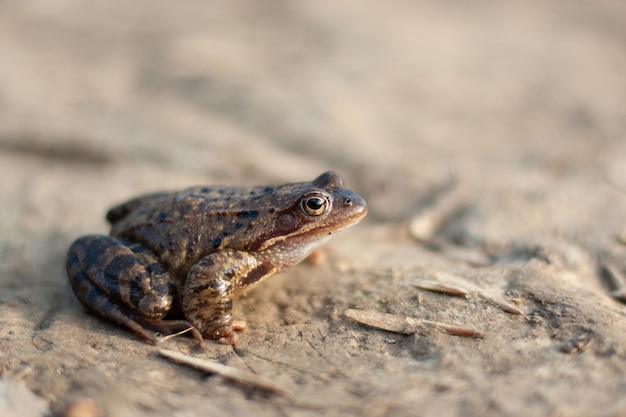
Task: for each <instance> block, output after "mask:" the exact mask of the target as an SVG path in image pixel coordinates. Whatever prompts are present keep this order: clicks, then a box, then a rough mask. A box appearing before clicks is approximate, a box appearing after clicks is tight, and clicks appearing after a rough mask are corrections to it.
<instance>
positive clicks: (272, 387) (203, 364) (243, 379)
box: [158, 349, 287, 395]
mask: <svg viewBox="0 0 626 417" xmlns="http://www.w3.org/2000/svg"><path fill="white" fill-rule="evenodd" d="M158 353H159V355H160V356H161V357H163V358H166V359H170V360H172V361H174V362H176V363H180V364H182V365H187V366H190V367H192V368H195V369H198V370H200V371H204V372H206V373H209V374H218V375H220V376H221V377H222V378H224V379H228V380H230V381H234V382H237V383H239V384H243V385H248V386H251V387H253V388H257V389H260V390H262V391H266V392H270V393H272V394H278V395H286V394H287V390H286V389H284V388H283V387H281V386H280V385H278V384H276V383H274V382H273V381H270V380H269V379H267V378H264V377H262V376H259V375H257V374H253V373H252V372H248V371H242V370H240V369H237V368H233V367H232V366H227V365H223V364H221V363H218V362H214V361H210V360H207V359H201V358H194V357H192V356H189V355H185V354H183V353H180V352H175V351H173V350H164V349H160V350H159V351H158Z"/></svg>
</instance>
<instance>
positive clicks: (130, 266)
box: [67, 236, 202, 343]
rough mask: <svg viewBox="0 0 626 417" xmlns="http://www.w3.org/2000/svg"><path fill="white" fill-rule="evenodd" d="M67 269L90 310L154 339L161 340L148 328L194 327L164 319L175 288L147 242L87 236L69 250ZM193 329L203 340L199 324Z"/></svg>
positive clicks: (186, 323)
mask: <svg viewBox="0 0 626 417" xmlns="http://www.w3.org/2000/svg"><path fill="white" fill-rule="evenodd" d="M67 274H68V278H69V280H70V284H71V286H72V289H73V290H74V293H75V294H76V296H77V297H78V299H79V300H80V301H81V302H82V303H83V305H85V306H86V307H87V308H88V309H89V310H91V311H92V312H94V313H96V314H97V315H99V316H101V317H103V318H105V319H107V320H110V321H113V322H115V323H118V324H120V325H123V326H126V327H127V328H129V329H130V330H132V331H133V332H135V333H136V334H137V335H139V336H140V337H142V338H144V339H146V340H147V341H149V342H151V343H156V342H157V339H156V337H155V336H154V334H152V333H151V332H150V331H148V330H147V329H152V330H156V331H164V330H165V331H166V332H179V331H183V330H186V329H188V328H190V327H193V326H191V324H189V323H188V322H185V321H184V320H173V321H170V320H162V319H163V317H165V315H166V314H167V313H168V311H169V310H170V308H171V306H172V302H173V298H174V293H175V289H174V287H173V286H172V285H171V284H170V279H169V276H168V274H167V272H166V271H165V268H164V267H163V265H162V264H160V263H159V262H158V260H157V259H156V257H155V256H154V255H152V254H151V253H150V252H149V251H148V250H147V249H146V248H145V247H143V246H142V245H139V244H134V243H131V242H126V241H122V240H119V239H116V238H114V237H109V236H85V237H83V238H80V239H78V240H77V241H76V242H74V244H73V245H72V246H71V248H70V250H69V254H68V259H67ZM194 330H195V331H194ZM191 332H192V334H193V335H194V337H196V339H199V340H200V341H201V340H202V337H201V336H200V333H199V332H198V331H197V330H196V329H195V328H193V329H191Z"/></svg>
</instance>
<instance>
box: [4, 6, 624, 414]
mask: <svg viewBox="0 0 626 417" xmlns="http://www.w3.org/2000/svg"><path fill="white" fill-rule="evenodd" d="M625 5H626V3H624V2H622V1H618V0H615V1H609V0H598V1H593V2H592V1H577V2H572V1H570V0H553V1H540V0H530V1H527V0H526V1H521V0H520V1H509V2H500V1H495V0H493V1H486V0H485V1H476V2H458V1H445V2H436V1H408V0H406V1H403V0H392V1H389V2H376V1H362V0H361V1H355V0H338V1H337V0H335V1H317V2H305V1H289V2H282V1H266V2H257V1H253V0H237V1H232V2H211V1H208V2H204V1H195V2H194V1H189V2H169V1H135V2H122V1H108V2H87V1H80V0H62V1H56V2H35V1H30V0H21V1H4V2H2V3H0V51H2V54H1V55H2V56H1V58H0V176H1V178H2V179H1V180H0V199H1V201H2V203H1V205H0V207H1V213H2V215H1V216H0V230H1V231H2V234H1V235H0V259H1V262H0V288H1V292H0V414H1V415H2V416H17V415H19V416H41V415H50V414H51V415H64V414H65V415H71V413H70V412H69V411H63V410H65V409H66V407H68V406H69V407H70V408H71V407H74V408H72V410H73V412H79V413H82V414H79V415H81V416H84V417H88V416H94V415H98V414H101V415H105V416H120V417H124V416H161V415H162V416H178V417H187V416H218V415H219V416H241V415H255V416H270V415H271V416H273V415H279V416H314V415H315V416H317V415H327V416H350V415H359V416H372V417H375V416H408V415H418V416H448V415H449V416H492V415H494V416H496V415H502V416H534V415H536V416H624V415H626V336H625V335H626V307H625V306H624V305H623V304H622V303H620V302H619V301H617V300H615V299H614V298H612V297H611V296H610V293H611V291H613V290H615V289H616V287H615V284H614V283H612V282H610V281H608V280H607V276H606V274H603V273H602V265H603V264H605V263H606V262H610V263H611V264H612V265H613V266H614V268H615V269H616V270H617V271H626V243H625V241H626V215H625V214H626V77H625V76H624V74H626V25H625V24H624V22H625V21H626V6H625ZM326 169H335V170H337V171H339V172H341V173H342V174H343V175H344V176H345V178H346V181H347V183H348V184H349V186H350V188H352V189H354V190H355V191H358V192H360V193H362V194H363V195H364V196H365V197H366V199H367V200H368V203H369V205H370V213H369V215H368V217H367V219H366V220H365V221H364V222H362V223H361V224H359V225H358V226H356V227H354V228H352V229H350V230H348V231H345V232H343V233H342V234H340V235H339V236H337V237H336V238H334V239H333V240H331V242H330V243H329V244H328V246H327V251H326V252H325V254H326V255H327V256H326V257H325V259H324V260H322V262H321V264H320V265H316V266H313V265H310V264H303V265H300V266H298V267H296V268H294V269H293V270H292V271H290V272H288V273H285V274H283V275H281V276H278V277H275V278H273V279H271V280H269V281H268V282H266V283H264V284H263V285H261V286H260V287H258V288H257V289H255V290H254V291H252V292H251V293H250V294H249V295H248V296H247V297H245V298H243V299H241V300H239V301H238V302H237V304H236V306H235V309H236V312H237V316H238V317H239V318H242V319H245V320H246V321H247V322H248V324H249V325H250V329H249V330H247V331H246V332H245V333H244V334H243V337H242V338H241V341H240V343H239V344H237V346H236V348H232V347H227V346H220V345H217V344H215V343H207V345H206V346H205V347H204V349H200V348H198V347H197V346H196V345H195V344H194V343H193V340H192V339H190V338H188V337H178V338H175V339H171V340H168V341H165V342H163V343H162V344H161V345H160V346H158V347H154V346H150V345H148V344H145V343H144V342H142V341H141V340H139V339H137V338H136V337H135V336H134V335H133V334H131V333H129V332H127V331H125V330H123V329H121V328H118V327H117V326H114V325H112V324H109V323H106V322H103V321H101V320H99V319H98V318H96V317H93V316H91V315H88V314H86V313H85V311H84V309H83V308H82V306H81V305H80V304H79V303H78V301H77V300H76V299H75V298H74V296H73V294H72V293H71V291H70V289H69V285H68V283H67V279H66V277H65V272H64V262H65V254H66V251H67V248H68V246H69V244H70V243H71V242H72V240H74V239H75V238H76V237H78V236H80V235H82V234H86V233H107V231H108V229H107V225H106V223H105V221H104V213H105V212H106V210H107V209H108V208H109V207H110V206H111V205H113V204H116V203H118V202H121V201H123V200H124V199H126V198H128V197H131V196H134V195H136V194H139V193H144V192H146V191H152V190H158V189H177V188H182V187H186V186H189V185H192V184H193V185H195V184H213V183H222V184H264V183H280V182H286V181H303V180H310V179H313V178H314V177H315V176H317V175H318V174H319V173H321V172H322V171H324V170H326ZM451 183H456V184H457V186H458V187H459V188H460V189H462V190H463V192H465V193H466V194H465V195H466V198H467V200H466V203H467V204H466V205H464V209H463V210H462V211H461V212H459V213H457V215H455V216H453V217H452V218H451V219H449V220H448V221H447V222H446V223H445V224H444V225H443V228H442V229H441V230H439V232H438V234H437V236H436V237H437V239H439V240H440V241H443V242H445V243H446V245H444V247H443V250H436V248H434V247H433V245H425V244H423V243H420V242H417V241H415V240H414V239H412V238H411V236H410V234H409V227H408V225H409V222H410V220H411V219H412V218H413V216H415V215H418V214H419V213H421V212H423V210H424V209H425V208H427V207H430V206H431V204H432V202H433V200H436V199H437V197H438V196H441V195H442V193H445V190H446V189H447V187H449V186H450V184H451ZM450 245H452V246H451V247H450ZM468 254H469V255H472V254H473V255H476V254H479V255H481V256H482V261H481V262H479V263H480V265H476V262H474V263H472V262H468V259H467V257H468V256H467V255H468ZM425 281H428V282H432V281H435V282H438V283H440V284H446V285H448V286H451V287H455V288H464V289H467V290H468V291H469V296H468V297H466V298H461V297H452V296H449V295H446V294H439V293H433V292H428V291H424V290H422V289H419V288H417V287H416V285H417V284H420V283H423V282H425ZM479 292H482V293H483V294H487V296H488V297H491V298H492V299H495V300H497V301H498V302H493V301H489V299H488V298H485V296H484V295H482V296H481V295H480V294H479ZM498 303H500V304H498ZM501 303H506V305H508V306H509V307H515V308H516V309H518V310H519V311H521V312H523V313H524V314H512V313H514V310H512V309H511V308H507V307H505V306H504V305H502V304H501ZM348 308H357V309H365V310H373V311H377V312H384V313H390V314H394V315H398V316H401V317H405V316H407V317H411V318H414V319H427V320H435V321H439V322H443V323H447V324H453V325H458V326H466V327H470V328H473V329H476V330H478V331H480V332H482V333H483V334H484V337H483V338H482V339H473V338H465V337H456V336H451V335H449V334H445V333H442V332H440V331H437V330H433V329H429V328H418V329H417V332H416V333H414V334H412V335H403V334H397V333H393V332H387V331H383V330H378V329H373V328H369V327H367V326H364V325H362V324H358V323H355V322H354V321H352V320H350V319H348V318H346V317H345V315H344V312H345V310H346V309H348ZM505 310H509V311H508V312H507V311H505ZM159 348H166V349H170V350H175V351H179V352H183V353H186V354H189V355H192V356H194V357H200V358H206V359H216V360H217V361H219V362H221V363H223V364H227V365H230V366H232V367H235V368H239V369H242V370H247V371H250V372H253V373H256V374H258V375H262V376H263V377H266V378H268V379H270V380H272V381H274V382H275V383H277V384H279V385H281V386H282V387H285V388H286V389H287V390H288V391H289V394H288V395H286V396H276V395H272V394H266V393H263V392H261V391H259V390H258V389H255V388H250V387H241V386H238V385H236V384H233V383H231V382H228V381H226V380H224V379H222V378H220V377H217V376H210V377H208V376H205V375H203V374H202V373H200V372H198V371H196V370H192V369H189V368H187V367H183V366H180V365H176V364H173V363H171V362H168V361H166V360H164V359H162V358H159V357H158V356H157V354H156V350H157V349H159ZM80 398H82V399H89V401H91V402H82V403H76V401H77V399H80ZM85 404H86V405H85ZM90 404H91V405H92V406H93V407H95V408H91V407H90ZM81 405H82V406H83V408H80V407H81ZM20 407H22V408H21V409H19V408H20Z"/></svg>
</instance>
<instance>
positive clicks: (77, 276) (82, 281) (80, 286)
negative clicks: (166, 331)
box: [67, 253, 157, 345]
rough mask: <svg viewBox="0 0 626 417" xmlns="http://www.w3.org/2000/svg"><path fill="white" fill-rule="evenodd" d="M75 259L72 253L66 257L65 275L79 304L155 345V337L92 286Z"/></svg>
mask: <svg viewBox="0 0 626 417" xmlns="http://www.w3.org/2000/svg"><path fill="white" fill-rule="evenodd" d="M75 258H76V257H75V255H73V254H72V253H70V255H69V256H68V261H67V262H68V269H67V274H68V276H69V279H70V283H71V286H72V290H74V294H76V297H77V298H78V299H79V300H80V302H81V303H82V304H83V305H84V306H85V307H87V309H88V310H89V311H91V312H92V313H95V314H97V315H98V316H100V317H102V318H105V319H107V320H110V321H112V322H114V323H117V324H119V325H122V326H126V327H127V328H129V329H130V330H132V331H133V332H135V334H137V335H138V336H140V337H142V338H144V339H146V340H147V341H148V342H150V343H152V344H153V345H155V344H156V343H157V339H156V337H154V335H153V334H152V333H150V332H149V331H147V330H146V329H144V328H143V327H142V326H141V325H140V324H139V323H137V322H136V321H135V320H133V319H131V318H130V317H129V316H128V314H126V313H125V312H123V311H122V309H121V308H120V306H118V305H117V304H115V303H113V302H112V301H111V300H110V299H109V298H108V297H107V296H106V295H105V294H104V293H103V292H101V291H100V290H99V289H98V288H97V287H96V286H95V285H93V284H92V283H91V281H89V278H88V277H87V275H86V274H85V272H84V271H83V270H82V269H80V263H79V262H78V260H76V259H75ZM70 264H71V265H70Z"/></svg>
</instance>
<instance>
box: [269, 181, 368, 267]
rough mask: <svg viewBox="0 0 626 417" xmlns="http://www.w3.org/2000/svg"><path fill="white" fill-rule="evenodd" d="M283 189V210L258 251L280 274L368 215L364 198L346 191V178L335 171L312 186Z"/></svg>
mask: <svg viewBox="0 0 626 417" xmlns="http://www.w3.org/2000/svg"><path fill="white" fill-rule="evenodd" d="M283 187H284V188H283ZM283 187H281V188H282V190H279V189H277V190H276V191H278V195H280V198H279V200H280V206H277V207H276V211H275V213H274V215H273V216H272V221H271V223H269V224H268V225H267V231H266V233H265V234H264V236H263V239H262V242H260V245H259V247H258V249H257V250H258V251H259V252H263V253H264V255H265V256H266V257H269V261H270V262H272V263H273V264H274V266H276V267H277V268H278V269H279V270H283V269H285V268H287V267H289V266H291V265H293V264H295V263H297V262H299V261H300V260H302V259H303V258H305V257H306V256H307V255H308V254H309V253H311V252H312V251H313V250H315V249H317V248H318V247H320V246H321V245H322V244H324V243H325V242H326V240H328V238H329V237H330V236H331V235H332V234H333V233H335V232H338V231H340V230H343V229H345V228H347V227H349V226H351V225H353V224H355V223H357V222H358V221H359V220H361V219H362V218H363V217H365V215H366V214H367V203H366V202H365V200H364V199H363V197H361V196H360V195H358V194H356V193H355V192H352V191H350V190H348V189H346V188H344V182H343V178H341V177H340V176H339V174H337V173H335V172H332V171H331V172H325V173H324V174H322V175H320V176H319V177H317V178H316V179H314V180H313V181H312V182H307V183H297V184H287V185H285V186H283Z"/></svg>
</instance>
